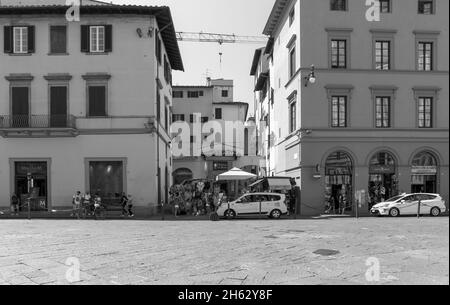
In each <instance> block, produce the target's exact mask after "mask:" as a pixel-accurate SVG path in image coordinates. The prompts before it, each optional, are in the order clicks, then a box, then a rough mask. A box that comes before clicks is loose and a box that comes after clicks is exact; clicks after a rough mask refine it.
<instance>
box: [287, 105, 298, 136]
mask: <svg viewBox="0 0 450 305" xmlns="http://www.w3.org/2000/svg"><path fill="white" fill-rule="evenodd" d="M296 130H297V103H296V102H295V101H294V102H291V104H290V105H289V133H293V132H294V131H296Z"/></svg>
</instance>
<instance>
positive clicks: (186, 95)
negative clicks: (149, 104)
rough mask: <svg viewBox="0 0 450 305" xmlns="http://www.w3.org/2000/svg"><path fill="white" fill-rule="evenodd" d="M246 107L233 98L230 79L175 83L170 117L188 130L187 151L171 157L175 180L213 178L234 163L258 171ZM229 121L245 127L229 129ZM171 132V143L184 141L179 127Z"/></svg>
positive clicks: (253, 126) (253, 125) (251, 123)
mask: <svg viewBox="0 0 450 305" xmlns="http://www.w3.org/2000/svg"><path fill="white" fill-rule="evenodd" d="M248 107H249V105H248V104H247V103H243V102H235V101H234V100H233V81H232V80H224V79H215V80H211V79H208V80H207V84H206V85H205V86H174V88H173V119H172V120H173V122H177V123H185V124H186V125H187V126H188V127H189V131H190V134H189V138H190V140H189V143H188V144H189V146H190V149H189V153H188V155H182V156H176V157H174V171H173V179H174V184H180V183H182V182H183V181H184V180H189V179H209V180H215V178H216V176H217V175H219V174H221V173H223V172H226V171H228V170H230V169H232V168H233V167H238V168H241V169H244V170H247V171H248V172H254V173H255V174H256V173H257V172H258V168H259V159H258V158H256V153H255V151H256V145H255V141H252V139H253V138H252V137H255V136H256V133H255V123H254V119H250V120H248V121H247V114H248ZM229 123H231V124H237V125H235V126H236V127H238V126H241V127H244V128H245V129H244V130H239V129H238V128H236V129H233V128H231V129H230V128H228V126H227V124H229ZM195 125H197V126H198V127H197V128H198V129H197V130H196V128H195V127H194V126H195ZM232 127H233V126H232ZM217 129H220V130H217ZM240 131H242V132H240ZM172 132H173V133H174V135H175V141H174V144H173V145H184V144H186V143H184V144H183V141H182V139H181V138H180V137H179V136H178V137H177V135H178V129H177V130H173V131H172ZM227 133H228V136H231V138H229V137H228V136H227ZM233 133H234V136H233ZM242 133H243V134H242ZM211 136H212V138H211ZM185 142H187V141H185ZM224 188H226V185H224ZM230 191H231V190H230Z"/></svg>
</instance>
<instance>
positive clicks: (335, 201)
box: [325, 151, 353, 213]
mask: <svg viewBox="0 0 450 305" xmlns="http://www.w3.org/2000/svg"><path fill="white" fill-rule="evenodd" d="M352 194H353V161H352V158H351V157H350V155H349V154H348V153H346V152H343V151H339V152H335V153H333V154H331V155H330V156H329V157H328V158H327V160H326V164H325V201H326V202H329V203H331V205H330V207H331V209H332V210H334V212H338V213H342V212H345V211H347V212H350V211H352V206H353V205H352V197H353V196H352Z"/></svg>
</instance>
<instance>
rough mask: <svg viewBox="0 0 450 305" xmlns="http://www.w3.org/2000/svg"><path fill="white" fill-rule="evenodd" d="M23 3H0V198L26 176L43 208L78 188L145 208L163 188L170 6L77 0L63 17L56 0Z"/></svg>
mask: <svg viewBox="0 0 450 305" xmlns="http://www.w3.org/2000/svg"><path fill="white" fill-rule="evenodd" d="M26 2H27V1H21V3H20V4H16V2H13V1H10V2H9V3H8V0H5V1H2V5H4V6H2V7H0V27H1V28H2V30H1V32H0V41H1V43H2V44H3V47H2V52H1V53H0V204H1V205H2V207H3V208H4V207H7V206H8V205H9V201H10V199H9V198H11V196H12V194H14V193H15V194H17V195H18V196H20V197H22V198H25V197H27V195H26V194H27V192H28V182H27V175H28V174H31V176H32V178H33V191H34V195H36V196H37V197H38V199H39V205H40V208H43V209H58V208H59V207H67V206H71V201H72V195H73V194H74V192H75V191H77V190H79V191H81V192H83V193H84V192H85V191H90V192H91V193H97V192H98V193H99V194H100V196H101V197H103V199H104V201H107V200H112V199H113V198H114V197H116V196H117V194H120V193H121V192H125V193H128V194H132V195H133V197H134V203H135V206H136V209H137V213H138V214H140V213H142V214H144V213H145V214H148V213H151V212H152V211H154V208H155V207H157V206H158V205H159V204H160V203H161V202H162V201H164V200H167V197H168V191H167V190H168V188H169V186H170V184H171V172H172V158H171V152H170V137H169V132H168V131H169V120H168V117H170V109H171V105H172V88H171V71H172V69H174V70H183V62H182V59H181V56H180V51H179V48H178V44H177V40H176V35H175V30H174V26H173V23H172V22H173V21H172V17H171V12H170V9H169V8H168V7H156V6H155V7H150V6H119V5H112V4H105V3H101V2H98V1H88V0H85V1H83V2H82V6H81V8H80V21H79V22H69V21H68V20H67V19H66V12H67V11H68V9H69V7H67V6H65V1H51V0H47V1H41V2H40V3H39V5H26V4H24V3H26ZM61 2H62V3H61ZM30 3H32V2H31V1H30ZM8 4H10V5H8Z"/></svg>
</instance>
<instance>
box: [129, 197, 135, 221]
mask: <svg viewBox="0 0 450 305" xmlns="http://www.w3.org/2000/svg"><path fill="white" fill-rule="evenodd" d="M128 217H134V213H133V196H131V195H130V194H128Z"/></svg>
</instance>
